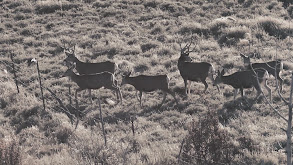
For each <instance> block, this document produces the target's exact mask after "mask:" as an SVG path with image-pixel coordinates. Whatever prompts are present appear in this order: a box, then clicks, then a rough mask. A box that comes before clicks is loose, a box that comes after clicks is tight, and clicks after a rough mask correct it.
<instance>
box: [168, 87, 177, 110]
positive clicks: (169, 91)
mask: <svg viewBox="0 0 293 165" xmlns="http://www.w3.org/2000/svg"><path fill="white" fill-rule="evenodd" d="M167 92H168V93H170V94H171V95H172V96H173V98H174V100H175V102H176V104H177V107H179V104H178V101H177V99H176V97H175V93H174V92H172V91H171V90H168V91H167Z"/></svg>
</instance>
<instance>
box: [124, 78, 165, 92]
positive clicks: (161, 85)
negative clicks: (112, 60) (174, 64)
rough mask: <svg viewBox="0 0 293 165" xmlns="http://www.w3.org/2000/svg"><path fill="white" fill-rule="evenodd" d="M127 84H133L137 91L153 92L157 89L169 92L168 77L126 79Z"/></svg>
mask: <svg viewBox="0 0 293 165" xmlns="http://www.w3.org/2000/svg"><path fill="white" fill-rule="evenodd" d="M125 81H126V83H127V84H131V85H133V86H134V87H135V89H136V90H139V91H144V92H151V91H155V90H157V89H160V90H168V85H169V78H168V76H167V75H157V76H146V75H140V76H136V77H126V78H125Z"/></svg>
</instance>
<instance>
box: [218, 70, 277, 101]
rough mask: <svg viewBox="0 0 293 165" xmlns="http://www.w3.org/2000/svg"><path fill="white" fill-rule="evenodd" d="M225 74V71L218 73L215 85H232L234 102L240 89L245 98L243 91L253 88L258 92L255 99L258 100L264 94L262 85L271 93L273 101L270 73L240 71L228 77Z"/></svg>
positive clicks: (264, 71)
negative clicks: (268, 82)
mask: <svg viewBox="0 0 293 165" xmlns="http://www.w3.org/2000/svg"><path fill="white" fill-rule="evenodd" d="M224 74H225V72H224V69H223V70H222V71H221V72H220V71H218V75H217V77H216V78H215V81H214V84H215V85H218V84H220V83H224V84H227V85H231V86H232V87H233V88H234V100H235V98H236V95H237V93H238V90H239V89H240V91H241V96H242V97H243V96H244V91H243V89H244V88H252V87H254V88H255V89H256V90H257V95H256V98H255V99H257V98H258V97H259V96H260V94H261V93H262V89H261V85H264V86H265V88H266V89H267V91H268V93H269V97H270V98H269V99H270V100H272V94H271V88H270V87H269V86H268V85H267V79H268V77H269V73H268V71H266V70H265V69H254V70H247V71H239V72H235V73H233V74H231V75H228V76H224Z"/></svg>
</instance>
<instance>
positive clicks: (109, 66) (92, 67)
mask: <svg viewBox="0 0 293 165" xmlns="http://www.w3.org/2000/svg"><path fill="white" fill-rule="evenodd" d="M64 52H65V54H66V56H67V57H66V58H65V59H64V62H65V64H66V66H67V67H71V65H72V63H75V69H76V71H77V72H78V73H79V74H80V75H88V74H95V73H101V72H110V73H112V74H114V75H115V70H116V68H118V66H117V64H116V63H114V62H111V61H105V62H100V63H87V62H82V61H80V60H79V59H78V58H77V57H76V56H75V46H74V48H73V49H71V50H70V49H69V48H64ZM115 85H116V86H117V85H118V82H117V81H116V80H115ZM89 95H90V96H91V90H90V89H89Z"/></svg>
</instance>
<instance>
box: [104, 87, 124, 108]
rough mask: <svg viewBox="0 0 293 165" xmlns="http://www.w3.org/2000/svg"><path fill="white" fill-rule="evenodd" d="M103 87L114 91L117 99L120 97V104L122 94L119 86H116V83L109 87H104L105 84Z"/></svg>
mask: <svg viewBox="0 0 293 165" xmlns="http://www.w3.org/2000/svg"><path fill="white" fill-rule="evenodd" d="M105 88H108V89H111V90H114V91H115V92H116V95H117V100H118V101H119V98H120V102H121V104H122V94H121V91H120V88H119V87H117V86H116V85H112V86H110V87H106V86H105Z"/></svg>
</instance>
